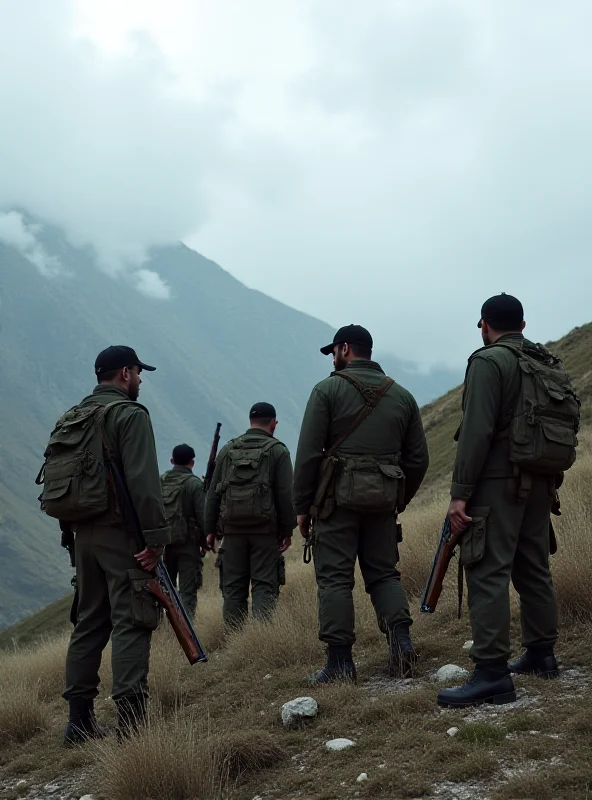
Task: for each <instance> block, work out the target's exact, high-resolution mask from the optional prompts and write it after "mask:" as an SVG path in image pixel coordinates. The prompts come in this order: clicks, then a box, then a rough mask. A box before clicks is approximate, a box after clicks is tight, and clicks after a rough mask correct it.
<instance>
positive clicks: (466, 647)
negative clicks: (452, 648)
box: [463, 639, 473, 650]
mask: <svg viewBox="0 0 592 800" xmlns="http://www.w3.org/2000/svg"><path fill="white" fill-rule="evenodd" d="M472 646H473V640H472V639H468V640H467V641H466V642H465V643H464V644H463V650H470V649H471V647H472Z"/></svg>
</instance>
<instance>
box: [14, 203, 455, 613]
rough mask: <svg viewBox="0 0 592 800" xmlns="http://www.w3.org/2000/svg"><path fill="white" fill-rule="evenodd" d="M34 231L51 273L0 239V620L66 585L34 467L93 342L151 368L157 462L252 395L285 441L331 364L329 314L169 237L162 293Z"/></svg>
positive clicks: (400, 371) (161, 262) (226, 427)
mask: <svg viewBox="0 0 592 800" xmlns="http://www.w3.org/2000/svg"><path fill="white" fill-rule="evenodd" d="M23 219H24V220H25V222H26V223H27V224H28V223H30V222H35V223H38V222H39V221H38V220H32V219H31V218H30V217H28V216H26V215H23ZM35 235H36V237H37V241H38V242H39V243H40V245H41V246H42V247H44V248H45V251H46V254H47V256H48V257H49V258H52V259H56V260H57V261H58V262H59V265H60V268H61V274H58V275H56V276H53V277H51V278H47V277H44V276H43V275H42V274H40V271H39V270H38V269H37V268H36V267H35V266H34V265H33V263H31V260H30V259H29V258H28V257H26V256H25V255H23V253H22V252H21V251H20V250H19V249H17V248H15V247H13V246H9V245H7V244H6V243H2V241H0V403H1V408H2V413H1V414H0V559H1V561H0V563H2V565H3V578H2V580H1V581H0V627H2V626H3V625H7V624H10V623H11V622H13V621H14V620H16V619H19V618H20V617H23V616H25V615H26V614H28V613H30V612H32V611H34V610H36V609H38V608H40V607H41V606H43V605H45V604H46V603H48V602H50V601H51V600H53V599H55V598H56V597H58V596H59V595H60V594H61V593H63V592H64V591H65V590H67V588H68V579H69V567H68V558H67V556H66V554H65V553H64V552H63V551H62V550H61V549H60V547H59V544H58V538H59V537H58V535H57V525H55V524H53V523H52V522H51V520H49V519H47V518H46V517H44V515H42V514H41V513H40V512H39V510H38V503H37V499H36V498H37V495H38V493H39V492H38V489H37V487H36V486H35V485H34V478H35V476H36V474H37V472H38V470H39V467H40V465H41V460H42V453H43V450H44V448H45V445H46V442H47V438H48V435H49V432H50V430H51V428H52V427H53V425H54V423H55V421H56V419H57V418H58V417H59V416H60V415H61V414H62V413H63V412H64V411H65V410H66V409H67V408H69V407H71V406H72V405H74V404H75V403H77V402H79V400H80V399H81V398H82V397H83V396H85V395H86V394H88V393H89V392H90V391H92V388H93V385H94V382H95V378H94V374H93V362H94V358H95V356H96V354H97V353H98V352H99V351H100V350H101V349H103V348H104V347H106V346H108V345H110V344H130V345H131V346H133V347H135V348H136V349H137V351H138V353H139V355H140V357H141V358H143V359H144V360H146V361H147V362H148V363H152V364H154V365H155V366H156V367H157V371H156V372H155V373H153V374H149V375H146V379H145V381H144V383H143V385H142V390H141V396H140V400H141V401H142V402H143V403H145V404H146V405H147V406H148V408H149V409H150V412H151V417H152V421H153V424H154V429H155V434H156V440H157V447H158V453H159V460H160V465H161V468H162V469H165V468H166V466H167V465H168V459H169V456H170V451H171V449H172V447H173V446H174V445H175V444H178V443H179V442H181V441H187V442H189V443H190V444H192V445H193V446H194V447H195V450H196V453H197V458H198V464H199V465H200V468H203V464H204V461H205V458H206V456H207V452H208V450H209V445H210V442H211V437H212V433H213V428H214V426H215V423H216V422H218V421H220V422H222V425H223V427H222V440H223V441H225V440H227V439H228V438H230V437H232V436H235V435H237V434H239V433H241V432H242V431H243V430H244V429H245V428H246V426H247V418H246V417H247V413H248V409H249V407H250V406H251V404H252V403H254V402H257V401H259V400H268V401H270V402H272V403H274V404H275V405H276V407H277V410H278V417H279V420H280V425H279V428H278V436H279V437H280V438H281V439H283V440H284V441H285V442H286V444H287V445H288V446H289V447H290V448H291V449H292V450H293V449H294V448H295V445H296V440H297V435H298V430H299V426H300V420H301V417H302V412H303V409H304V404H305V402H306V399H307V397H308V394H309V392H310V389H311V387H312V385H313V384H314V383H315V382H316V381H318V380H320V379H321V378H322V377H324V376H325V375H326V374H327V373H328V371H329V370H330V368H331V364H330V361H329V360H328V359H326V358H324V357H323V356H321V355H320V353H319V347H320V346H321V345H323V344H326V343H327V342H328V341H330V340H331V339H332V337H333V333H334V331H333V330H332V329H331V328H329V326H328V325H326V324H325V323H324V322H321V321H320V320H317V319H314V318H312V317H310V316H307V315H306V314H303V313H301V312H298V311H295V310H294V309H292V308H289V307H288V306H285V305H283V304H282V303H279V302H277V301H275V300H273V299H272V298H270V297H267V296H266V295H264V294H261V293H260V292H258V291H254V290H252V289H249V288H247V287H246V286H244V285H243V284H241V283H240V282H239V281H237V280H235V279H234V278H232V276H231V275H230V274H228V273H227V272H225V271H224V270H223V269H221V268H220V267H219V266H218V265H217V264H215V263H213V262H212V261H209V260H208V259H206V258H204V257H203V256H200V255H199V254H198V253H195V252H194V251H192V250H190V249H188V248H187V247H185V246H183V245H181V244H178V245H175V246H170V247H164V248H159V249H156V250H154V251H153V252H152V253H151V256H150V260H149V262H148V263H146V264H144V265H143V267H144V268H145V269H147V270H153V271H155V272H157V273H158V274H159V275H160V276H161V277H162V278H163V279H164V280H165V281H166V283H167V284H168V286H169V288H170V295H171V296H170V299H169V300H162V299H155V298H154V297H149V296H145V295H144V294H141V293H139V292H138V291H136V289H135V288H134V287H133V286H132V285H131V284H130V283H129V281H126V280H123V279H118V280H115V279H113V278H110V277H107V276H106V275H105V274H104V273H103V272H101V271H100V270H99V269H97V267H96V265H95V260H94V256H93V253H92V251H91V250H90V249H89V248H75V247H73V246H72V245H71V244H69V242H68V240H67V239H66V237H65V235H64V234H63V232H62V231H60V230H58V229H56V228H52V227H51V226H48V225H42V226H41V228H40V229H37V230H36V231H35ZM28 255H29V256H30V252H28ZM346 322H349V320H346ZM377 357H378V358H379V359H380V360H381V361H382V363H383V366H384V368H385V369H386V370H387V371H388V372H389V373H390V374H392V376H393V377H394V378H395V379H397V380H398V381H399V382H400V383H402V384H404V385H406V386H407V387H408V388H409V389H410V390H411V391H413V392H414V393H415V394H416V396H417V398H418V401H419V402H420V403H421V402H425V401H426V400H428V399H430V398H431V397H434V396H436V395H437V394H439V393H440V392H441V391H442V390H444V389H446V388H447V387H448V386H452V385H454V383H455V382H456V381H457V380H458V376H457V375H455V374H454V373H450V372H446V371H445V370H439V371H436V372H433V373H431V374H429V375H422V374H420V373H419V372H418V371H417V370H415V369H414V368H413V365H409V364H406V363H405V362H401V361H399V360H397V359H396V358H394V357H393V356H389V355H385V356H384V358H383V354H381V353H380V348H378V350H377Z"/></svg>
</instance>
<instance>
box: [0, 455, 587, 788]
mask: <svg viewBox="0 0 592 800" xmlns="http://www.w3.org/2000/svg"><path fill="white" fill-rule="evenodd" d="M583 444H584V446H583V447H582V452H581V453H580V455H579V458H578V462H577V465H576V466H575V467H574V468H573V470H570V471H569V472H568V474H567V476H566V481H565V485H564V487H563V488H562V490H561V497H562V510H563V516H562V517H561V518H560V519H558V520H554V522H556V530H557V536H558V540H559V552H558V553H557V555H556V556H554V557H553V559H552V566H553V570H554V576H555V584H556V590H557V597H558V601H559V605H560V609H561V618H562V625H563V628H562V638H561V641H560V648H559V652H560V656H561V657H562V659H563V662H564V664H565V665H566V666H567V667H569V666H570V665H581V667H583V668H584V674H585V675H586V674H588V672H587V670H589V669H590V662H591V661H592V647H591V646H590V645H589V644H588V642H589V641H590V633H591V632H592V624H591V623H592V612H591V610H590V604H589V603H588V600H587V597H588V587H589V586H590V585H591V584H592V544H591V539H592V537H591V536H590V533H591V532H592V531H591V525H592V492H591V491H590V487H591V486H592V449H591V448H590V442H589V441H586V440H585V441H584V443H583ZM446 507H447V496H446V493H445V492H442V493H441V494H438V493H434V494H432V495H431V497H429V498H427V497H426V498H425V499H424V500H423V501H420V502H419V503H418V504H417V505H416V506H415V507H414V506H413V505H412V506H411V508H410V509H409V510H408V511H407V512H406V513H405V514H404V515H403V517H402V522H403V526H404V542H403V544H402V546H401V564H400V568H401V571H402V574H403V581H404V583H405V585H406V587H407V589H408V591H409V593H410V595H411V596H412V597H411V606H412V613H413V616H414V619H415V624H414V627H413V634H414V638H415V641H416V643H417V646H418V648H419V650H420V652H421V657H422V658H421V662H420V667H419V680H418V682H417V684H416V685H414V686H410V687H404V688H405V691H401V690H400V687H399V690H398V691H397V690H396V688H397V687H396V685H395V684H393V682H392V681H390V680H389V679H388V678H387V677H386V673H385V666H386V644H385V641H384V637H383V636H382V634H381V633H380V632H379V631H378V628H377V625H376V620H375V617H374V612H373V610H372V607H371V604H370V602H369V599H368V597H367V596H366V594H365V592H364V588H363V583H362V581H361V577H360V576H359V574H356V588H355V604H356V632H357V642H356V646H355V657H356V661H357V664H358V675H359V682H358V685H357V686H352V685H349V684H346V685H335V686H328V687H320V688H315V689H313V690H311V689H308V688H304V686H303V679H304V677H305V675H306V674H307V673H308V672H309V671H310V669H312V668H314V667H317V666H319V665H320V664H321V663H322V660H323V657H324V654H323V647H322V645H321V644H320V642H319V641H318V639H317V622H316V587H315V582H314V571H313V568H312V566H305V565H303V564H302V561H301V558H302V548H301V546H300V542H299V541H297V540H296V539H295V542H294V547H293V548H292V550H291V551H290V553H289V557H288V563H287V573H288V576H287V580H288V583H287V586H285V587H283V588H282V593H281V597H280V602H279V606H278V609H277V612H276V614H275V615H274V618H273V620H272V621H271V622H268V623H262V622H256V621H253V620H249V621H248V623H247V624H246V625H245V627H244V628H243V629H242V630H237V631H234V632H232V633H231V634H229V635H227V636H225V634H224V629H223V625H222V618H221V597H220V594H219V591H218V587H217V579H218V575H217V571H216V570H214V569H213V566H212V559H207V568H206V574H205V586H204V589H203V591H202V592H201V593H200V597H199V602H198V609H197V616H196V628H197V630H198V633H199V635H200V636H201V637H202V639H203V641H204V643H205V645H206V648H207V650H208V654H209V663H208V664H205V665H195V666H193V667H190V666H189V665H188V664H187V662H186V660H185V658H184V656H183V654H182V652H181V651H180V649H179V647H178V644H177V642H176V640H175V638H174V636H173V635H172V633H171V631H170V629H169V627H168V626H167V625H166V624H164V625H163V627H162V628H161V629H160V630H158V631H157V633H156V635H155V636H154V639H153V648H152V659H151V669H150V676H149V680H150V688H151V720H150V725H149V727H148V729H147V730H146V731H145V732H144V733H143V734H142V735H141V736H139V737H138V738H136V739H134V740H132V741H130V742H126V743H125V744H124V745H123V746H121V747H117V746H116V745H115V743H114V742H113V740H107V741H105V742H103V743H100V744H97V745H92V746H87V747H84V748H81V749H79V750H76V751H74V752H72V751H69V752H68V751H66V752H65V751H63V750H62V749H61V747H60V740H61V734H62V726H63V722H64V719H65V712H66V704H65V703H64V702H63V700H62V699H61V692H62V682H63V663H64V655H65V648H66V638H65V637H63V636H61V637H57V638H55V639H53V640H48V641H45V642H41V643H40V644H39V646H38V647H37V648H23V649H21V650H18V649H16V650H14V651H8V652H0V684H1V692H0V797H1V796H2V790H1V787H2V780H9V779H10V777H11V776H16V775H18V776H21V775H24V776H26V777H27V780H31V781H34V780H38V781H39V782H44V781H47V780H50V779H54V778H57V779H59V778H60V777H62V776H64V775H66V774H74V775H77V774H78V773H79V772H80V771H81V770H82V772H80V774H81V775H84V774H86V775H87V777H82V778H81V779H80V780H82V782H83V783H82V784H81V786H80V789H81V792H80V793H81V794H83V793H84V792H88V791H96V792H98V793H100V794H102V795H104V796H108V797H110V798H114V800H129V799H130V798H134V800H136V798H137V800H143V798H146V799H147V798H151V800H185V799H186V798H187V800H188V799H189V798H208V800H210V799H211V800H222V798H232V799H233V800H243V799H245V800H250V799H251V798H252V797H253V796H254V795H256V794H261V795H262V796H265V797H266V800H272V798H274V799H279V798H284V797H285V798H287V797H297V796H300V797H303V798H310V800H312V799H313V798H314V800H322V798H325V800H333V798H344V797H354V796H355V793H356V792H357V793H359V796H360V797H375V798H385V800H386V798H398V797H410V798H412V797H415V798H417V797H425V796H427V795H428V794H429V793H430V792H431V791H432V789H433V786H434V785H437V784H441V783H442V782H443V781H452V782H458V783H461V784H462V783H464V784H475V785H478V786H484V785H489V786H493V787H494V788H493V789H492V796H494V797H496V798H510V797H515V798H518V797H525V798H526V797H536V798H537V800H539V798H541V800H544V798H559V800H562V798H572V797H573V798H580V797H581V798H585V797H586V796H587V795H586V792H587V791H588V789H587V788H586V787H587V785H588V782H589V781H590V779H591V778H592V758H591V756H590V753H589V752H588V750H589V748H588V747H587V742H588V741H589V734H590V731H592V698H590V696H589V695H588V692H587V689H586V685H585V684H582V685H573V686H572V685H571V684H569V682H568V683H562V680H563V679H562V680H560V681H559V682H540V681H536V680H534V679H519V680H518V681H517V684H518V685H519V687H520V688H521V690H522V691H525V692H526V693H527V696H533V697H536V698H538V699H537V701H536V703H535V704H534V705H533V706H532V707H527V708H522V709H521V708H516V709H514V710H511V711H510V712H508V713H506V714H504V715H501V716H500V717H499V718H491V719H490V718H488V719H485V720H483V721H478V720H477V721H472V722H469V721H466V719H465V717H466V715H464V714H463V713H461V712H454V711H449V712H441V711H438V710H437V708H436V705H435V696H436V692H437V686H436V685H435V684H434V683H433V682H431V681H430V680H429V676H430V675H431V673H432V672H433V671H434V670H435V669H436V668H437V667H438V666H440V665H441V664H443V663H449V662H454V663H457V664H461V665H463V666H466V667H469V666H470V664H469V659H468V655H467V654H466V652H464V651H463V650H462V644H463V642H464V641H465V639H467V638H469V636H470V633H469V628H468V619H467V618H466V617H465V618H464V619H463V620H461V621H458V620H457V619H456V616H455V600H456V597H455V595H456V580H455V576H454V574H453V572H451V573H450V575H449V577H448V579H447V581H446V586H445V590H444V593H443V596H442V599H441V603H440V605H439V607H438V611H437V612H436V614H434V615H421V614H419V613H418V595H419V593H420V592H421V590H422V589H423V585H424V582H425V580H426V577H427V573H428V571H429V568H430V565H431V560H432V558H433V554H434V549H435V547H436V544H437V541H438V537H439V531H440V527H441V524H442V520H443V517H444V514H445V512H446ZM513 634H514V635H516V634H518V626H517V620H516V619H515V620H514V622H513ZM516 640H517V642H518V641H519V640H518V638H517V637H516ZM516 649H519V648H518V647H517V648H516ZM101 675H102V686H101V694H100V697H99V700H98V702H97V711H98V716H99V719H100V720H101V721H102V722H111V723H112V722H113V716H114V715H113V704H112V702H111V701H110V700H109V699H108V694H109V691H110V666H109V653H108V652H106V654H105V658H104V664H103V667H102V670H101ZM566 680H568V679H566ZM590 685H592V681H591V684H590ZM303 694H306V695H309V694H310V695H312V696H314V697H315V699H316V700H317V702H318V703H319V708H320V713H319V716H318V717H317V718H316V719H315V720H314V721H311V722H310V723H306V724H305V725H303V726H301V727H297V728H295V729H291V730H287V729H285V728H284V727H283V726H282V724H281V720H280V709H281V706H282V704H283V703H284V702H286V701H287V700H291V699H293V698H294V697H297V696H300V695H303ZM547 710H548V711H549V713H540V711H545V712H546V711H547ZM453 725H456V726H457V727H460V728H461V731H462V732H461V734H460V735H459V736H458V737H456V738H455V739H452V738H450V737H448V736H447V735H446V730H447V729H448V728H449V727H451V726H453ZM531 730H536V731H539V737H545V738H544V739H543V738H538V739H535V738H533V737H532V736H531V734H530V731H531ZM338 736H347V737H349V738H351V739H353V740H354V741H355V743H356V745H355V748H354V749H353V750H351V751H345V752H343V753H328V752H327V751H326V750H325V747H324V743H325V742H326V741H327V740H328V739H330V738H335V737H338ZM508 736H509V737H510V738H507V737H508ZM553 737H555V738H553ZM557 737H559V738H557ZM551 759H559V761H555V762H552V761H551ZM523 763H536V764H538V767H537V771H535V772H534V773H531V772H528V773H524V774H523V773H521V772H520V766H519V765H520V764H523ZM558 763H559V764H560V766H557V764H558ZM508 766H509V767H511V768H512V769H515V770H517V772H516V773H515V774H514V773H508V775H509V777H508V776H506V777H503V776H504V773H503V770H504V769H506V767H508ZM362 771H364V772H368V774H369V776H370V780H369V781H368V782H367V783H365V784H364V785H363V786H361V785H359V784H357V783H356V777H357V776H358V775H359V773H360V772H362ZM500 776H501V777H500ZM478 796H479V794H478V793H477V794H476V795H475V797H478Z"/></svg>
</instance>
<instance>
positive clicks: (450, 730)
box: [446, 728, 458, 736]
mask: <svg viewBox="0 0 592 800" xmlns="http://www.w3.org/2000/svg"><path fill="white" fill-rule="evenodd" d="M446 733H447V734H448V735H449V736H456V734H457V733H458V728H448V730H447V731H446Z"/></svg>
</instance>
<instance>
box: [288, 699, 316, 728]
mask: <svg viewBox="0 0 592 800" xmlns="http://www.w3.org/2000/svg"><path fill="white" fill-rule="evenodd" d="M318 713H319V706H318V703H317V701H316V700H315V699H314V698H313V697H297V698H296V699H295V700H290V702H289V703H284V705H283V706H282V722H283V723H284V725H286V726H288V725H293V724H294V723H295V722H298V720H301V719H305V718H307V717H308V718H310V717H316V715H317V714H318Z"/></svg>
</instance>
